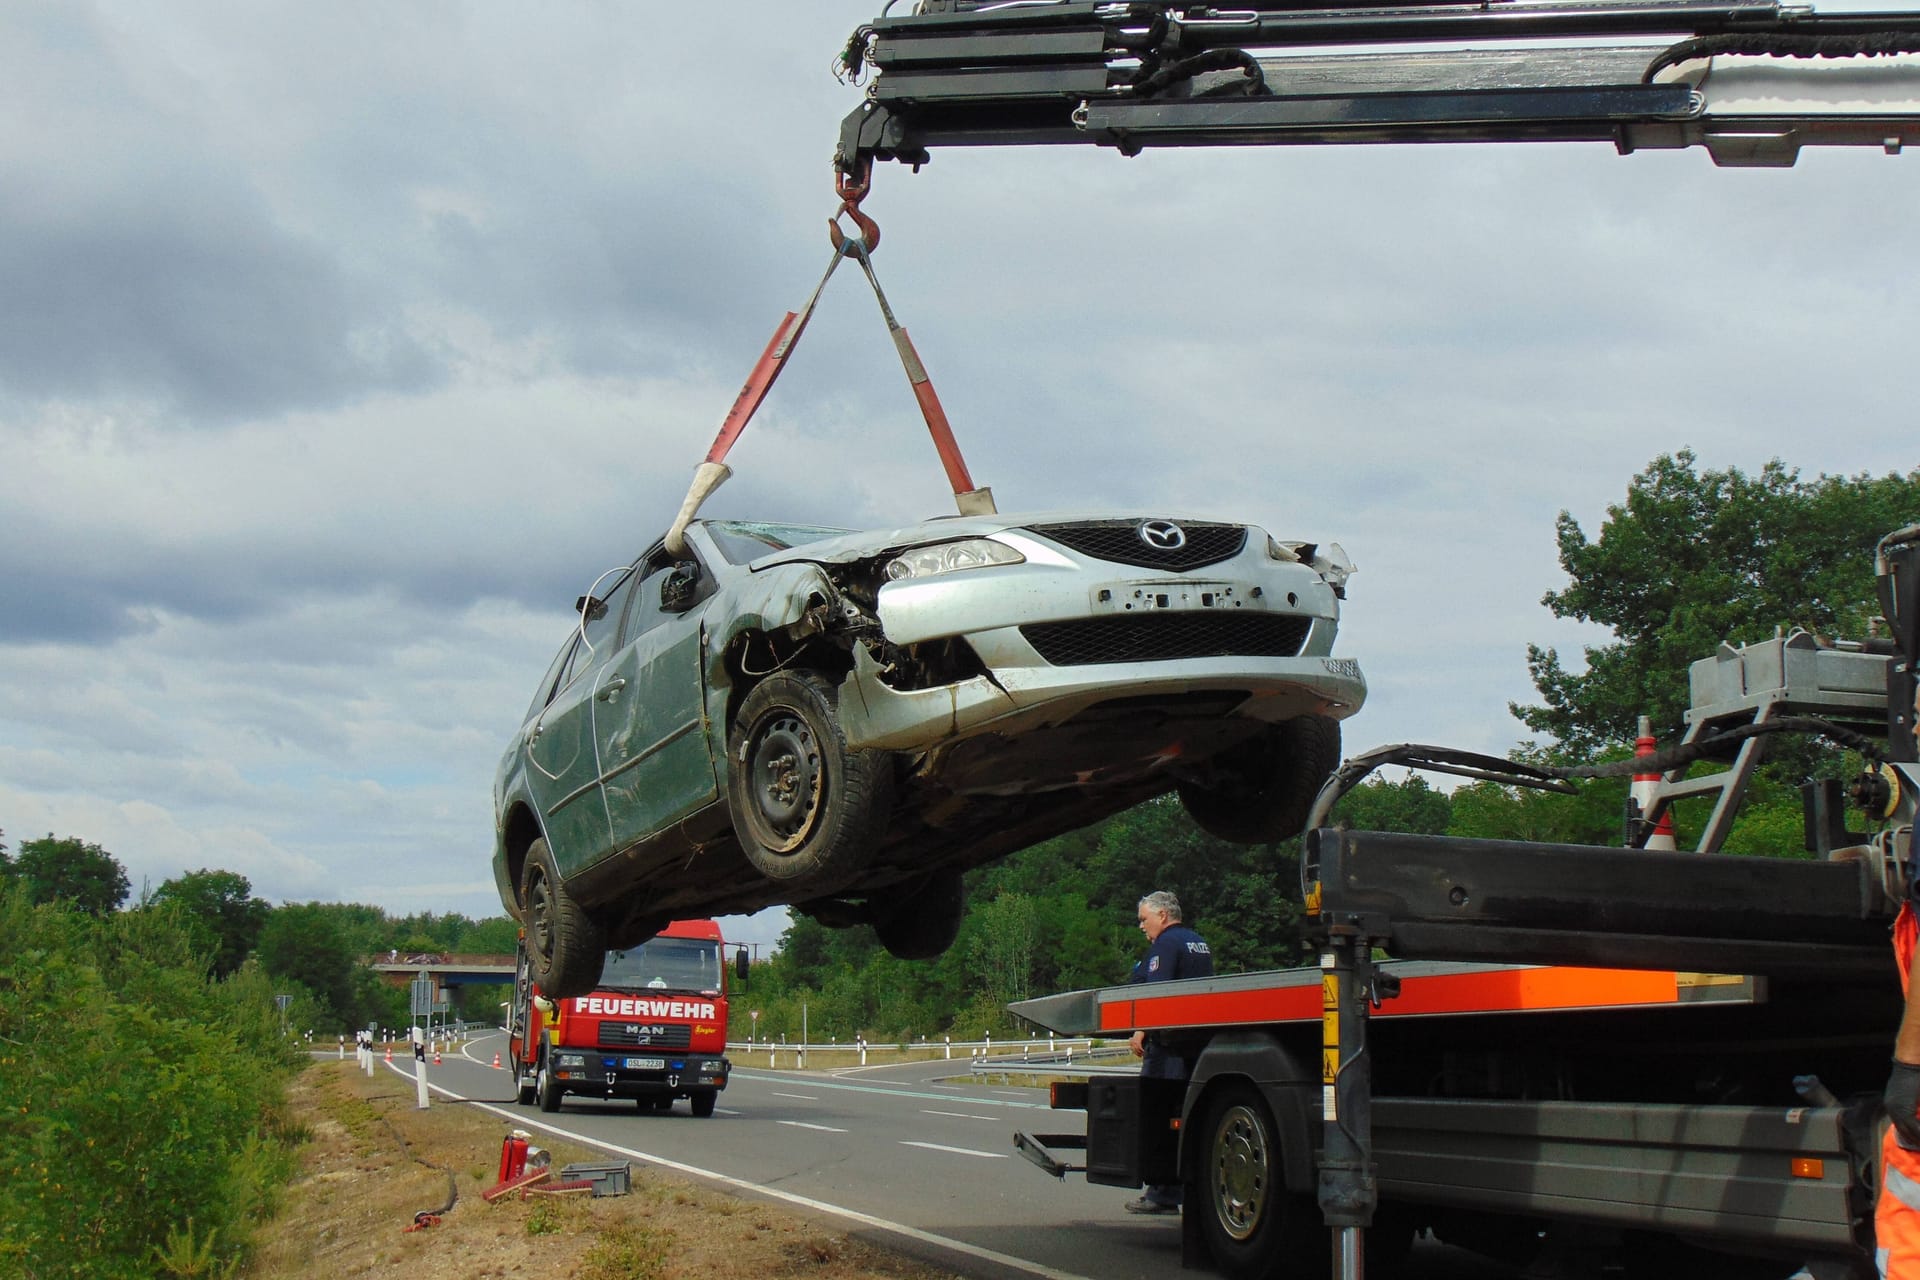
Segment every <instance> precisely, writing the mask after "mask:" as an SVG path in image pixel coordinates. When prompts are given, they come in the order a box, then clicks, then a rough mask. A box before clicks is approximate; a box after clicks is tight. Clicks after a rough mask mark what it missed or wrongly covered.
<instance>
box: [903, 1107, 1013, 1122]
mask: <svg viewBox="0 0 1920 1280" xmlns="http://www.w3.org/2000/svg"><path fill="white" fill-rule="evenodd" d="M920 1114H921V1115H923V1116H952V1117H953V1118H954V1119H955V1120H1004V1119H1006V1117H1005V1116H970V1115H968V1114H967V1113H966V1112H964V1111H929V1110H927V1108H925V1107H922V1108H920Z"/></svg>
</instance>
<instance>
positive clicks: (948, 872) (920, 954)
mask: <svg viewBox="0 0 1920 1280" xmlns="http://www.w3.org/2000/svg"><path fill="white" fill-rule="evenodd" d="M898 889H899V890H900V892H899V894H898V896H890V897H889V898H888V899H887V900H886V901H884V902H882V901H881V900H879V899H878V898H877V897H876V898H874V899H871V900H870V905H871V910H872V912H873V932H874V936H876V937H877V938H879V939H880V945H881V946H883V947H885V948H886V949H887V953H888V954H889V955H892V956H895V957H897V958H898V959H901V960H931V959H933V958H934V957H935V956H939V955H943V954H945V953H946V950H947V948H948V947H951V946H952V945H953V940H954V939H955V938H957V937H959V936H960V921H961V918H962V917H964V916H965V915H966V912H967V895H966V889H965V887H964V886H963V885H962V883H961V880H960V872H959V871H958V870H956V869H953V868H950V867H948V868H942V869H941V870H939V871H935V872H933V873H931V874H930V875H927V876H926V877H924V878H923V879H920V880H917V881H909V882H908V883H906V884H904V885H900V886H898Z"/></svg>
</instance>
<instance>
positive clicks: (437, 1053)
mask: <svg viewBox="0 0 1920 1280" xmlns="http://www.w3.org/2000/svg"><path fill="white" fill-rule="evenodd" d="M433 1065H434V1066H436V1067H437V1066H439V1065H440V1051H439V1050H438V1049H435V1050H434V1051H433Z"/></svg>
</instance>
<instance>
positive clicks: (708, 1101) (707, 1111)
mask: <svg viewBox="0 0 1920 1280" xmlns="http://www.w3.org/2000/svg"><path fill="white" fill-rule="evenodd" d="M719 1101H720V1095H719V1094H718V1093H715V1092H714V1091H713V1090H711V1089H708V1090H707V1091H705V1092H704V1093H696V1094H694V1095H693V1096H692V1097H690V1098H688V1099H687V1103H688V1105H690V1106H691V1107H692V1108H693V1114H695V1115H696V1116H703V1117H704V1116H710V1115H712V1114H713V1108H714V1104H716V1103H718V1102H719Z"/></svg>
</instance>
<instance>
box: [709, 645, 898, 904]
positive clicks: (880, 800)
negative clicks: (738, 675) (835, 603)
mask: <svg viewBox="0 0 1920 1280" xmlns="http://www.w3.org/2000/svg"><path fill="white" fill-rule="evenodd" d="M835 702H836V690H835V689H834V687H833V686H832V685H831V684H829V683H827V681H826V679H825V678H824V677H822V676H820V675H818V674H817V673H814V672H811V671H790V672H781V673H779V674H777V675H772V676H768V677H767V678H766V679H765V680H763V681H761V682H760V683H759V684H757V685H755V686H754V688H753V692H751V693H749V694H748V695H747V696H746V699H745V701H743V702H742V703H741V704H740V710H739V712H738V713H737V714H736V715H735V716H734V723H733V728H732V731H731V732H730V733H729V734H728V739H727V755H728V760H727V763H728V768H727V800H728V803H729V804H730V806H731V807H732V810H733V828H734V834H735V835H736V836H737V837H738V838H739V841H740V848H741V851H742V852H743V853H744V854H745V855H746V858H747V861H748V862H750V863H752V864H753V867H754V869H755V870H757V871H758V872H759V873H760V874H761V875H763V876H765V877H766V878H767V879H768V880H771V881H773V882H775V883H776V884H779V885H781V886H783V887H784V888H787V889H789V890H791V891H795V892H806V893H818V892H824V891H831V890H834V889H838V888H841V887H843V886H845V885H847V884H849V883H851V882H852V881H853V880H854V879H855V878H856V877H857V876H858V875H859V873H860V872H861V871H862V870H864V869H865V868H866V866H867V863H868V862H869V861H870V860H871V859H872V856H873V851H874V849H875V847H876V846H877V845H878V844H879V843H880V837H881V835H882V834H883V833H884V831H885V829H886V819H887V811H888V808H889V806H890V805H891V803H892V799H893V762H892V759H891V758H890V757H889V756H888V755H887V754H886V753H885V752H882V751H855V750H853V749H852V748H850V747H848V746H847V740H846V737H845V735H844V734H842V732H841V730H840V718H839V716H838V715H836V714H835V711H834V707H835Z"/></svg>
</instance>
